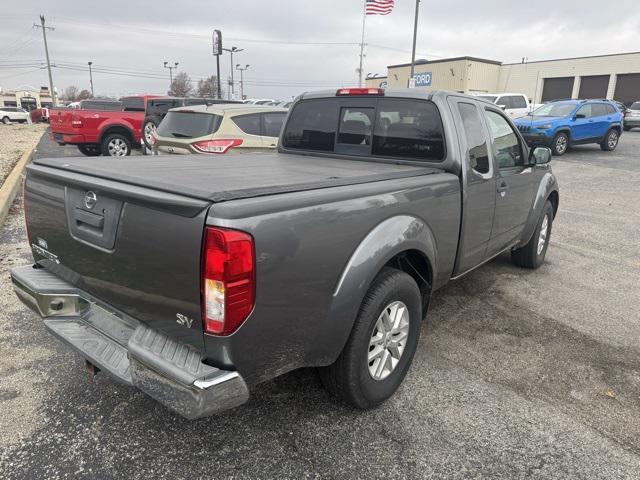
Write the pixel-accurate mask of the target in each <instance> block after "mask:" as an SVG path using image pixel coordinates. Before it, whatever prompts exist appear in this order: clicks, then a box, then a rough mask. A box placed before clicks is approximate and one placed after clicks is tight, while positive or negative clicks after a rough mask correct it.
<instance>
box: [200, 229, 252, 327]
mask: <svg viewBox="0 0 640 480" xmlns="http://www.w3.org/2000/svg"><path fill="white" fill-rule="evenodd" d="M201 295H202V324H203V325H204V331H205V333H210V334H213V335H229V334H231V333H233V332H234V331H235V330H237V328H238V327H239V326H240V325H241V324H242V322H244V321H245V320H246V319H247V317H248V316H249V314H250V313H251V310H253V304H254V300H255V254H254V248H253V238H252V237H251V236H250V235H249V234H247V233H244V232H239V231H237V230H227V229H223V228H212V227H207V228H206V229H205V234H204V242H203V247H202V291H201Z"/></svg>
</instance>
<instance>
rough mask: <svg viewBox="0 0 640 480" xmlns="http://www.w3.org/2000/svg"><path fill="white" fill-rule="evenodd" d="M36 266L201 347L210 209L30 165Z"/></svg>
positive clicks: (28, 198) (29, 214)
mask: <svg viewBox="0 0 640 480" xmlns="http://www.w3.org/2000/svg"><path fill="white" fill-rule="evenodd" d="M24 201H25V212H26V222H27V229H28V233H29V240H30V243H31V248H32V251H33V254H34V257H35V259H36V261H37V262H38V263H39V264H41V265H42V266H44V267H45V268H46V269H48V270H49V271H51V272H53V273H55V274H56V275H58V276H59V277H61V278H63V279H64V280H66V281H67V282H69V283H71V284H73V285H75V286H76V287H78V288H79V289H81V290H83V291H85V292H87V293H88V294H89V295H90V296H93V297H94V299H95V300H97V302H98V303H103V304H106V305H103V306H105V307H106V308H108V309H113V310H115V311H116V313H117V312H120V313H124V314H126V315H130V316H131V317H134V318H136V319H137V320H139V321H141V322H144V323H146V324H147V325H149V326H151V327H152V328H155V329H158V330H162V331H163V332H165V333H167V334H168V335H170V336H172V337H174V338H176V339H179V340H181V341H183V342H186V343H190V344H192V345H194V346H196V347H199V348H202V343H203V338H202V325H201V315H200V254H201V242H202V232H203V229H204V222H205V216H206V213H207V210H208V207H209V203H208V202H205V201H202V200H196V199H192V198H189V197H184V196H180V195H176V194H172V193H166V192H165V193H163V192H159V191H157V190H153V189H149V188H146V187H140V186H134V185H127V184H126V183H122V182H116V181H113V180H105V179H100V178H96V177H91V176H88V175H84V174H79V173H73V172H68V171H63V170H57V169H54V168H49V167H43V166H39V165H31V166H30V167H29V168H28V172H27V179H26V183H25V199H24Z"/></svg>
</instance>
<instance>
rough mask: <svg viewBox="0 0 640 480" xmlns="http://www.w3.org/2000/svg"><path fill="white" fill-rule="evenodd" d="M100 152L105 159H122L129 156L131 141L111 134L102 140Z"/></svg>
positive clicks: (118, 134) (122, 136)
mask: <svg viewBox="0 0 640 480" xmlns="http://www.w3.org/2000/svg"><path fill="white" fill-rule="evenodd" d="M101 150H102V154H103V155H104V156H106V157H124V156H127V155H130V154H131V141H130V140H129V138H128V137H126V136H125V135H123V134H121V133H111V134H109V135H107V136H106V137H105V138H104V140H102V144H101Z"/></svg>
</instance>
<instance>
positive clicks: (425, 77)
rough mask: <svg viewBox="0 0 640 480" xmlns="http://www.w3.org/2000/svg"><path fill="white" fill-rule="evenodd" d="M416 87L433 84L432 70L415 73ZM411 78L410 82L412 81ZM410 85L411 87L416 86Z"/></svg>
mask: <svg viewBox="0 0 640 480" xmlns="http://www.w3.org/2000/svg"><path fill="white" fill-rule="evenodd" d="M411 80H413V81H414V82H415V83H414V87H430V86H431V72H420V73H414V74H413V79H411ZM411 80H409V83H411ZM414 87H410V88H414Z"/></svg>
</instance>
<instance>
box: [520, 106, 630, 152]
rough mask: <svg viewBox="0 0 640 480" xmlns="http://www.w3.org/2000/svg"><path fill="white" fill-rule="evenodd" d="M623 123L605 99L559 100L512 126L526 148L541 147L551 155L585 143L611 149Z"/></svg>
mask: <svg viewBox="0 0 640 480" xmlns="http://www.w3.org/2000/svg"><path fill="white" fill-rule="evenodd" d="M622 121H623V115H622V113H620V111H619V110H618V109H617V108H616V107H615V106H614V104H613V103H612V102H610V101H607V100H558V101H554V102H549V103H547V104H545V105H543V106H541V107H540V108H537V109H536V110H534V111H533V112H531V113H529V114H528V115H526V116H525V117H520V118H518V119H516V120H514V123H515V124H516V126H517V127H518V130H520V133H522V136H523V137H524V139H525V140H526V142H527V143H528V144H529V146H534V145H536V146H537V145H544V146H546V147H549V148H551V151H552V152H553V154H554V155H564V153H565V152H566V151H567V150H568V149H569V147H571V146H572V145H580V144H584V143H598V144H600V148H602V150H605V151H611V150H614V149H615V148H616V147H617V146H618V140H619V139H620V135H621V134H622Z"/></svg>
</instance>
